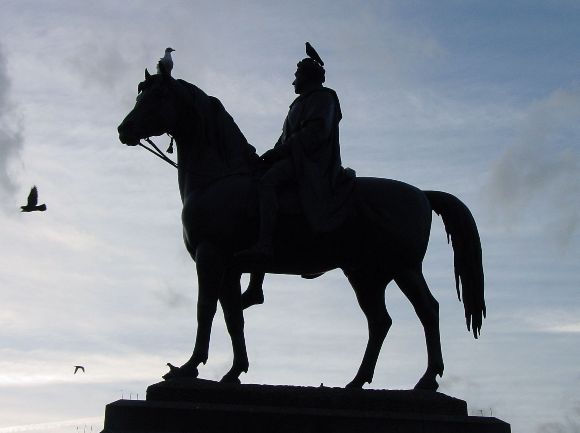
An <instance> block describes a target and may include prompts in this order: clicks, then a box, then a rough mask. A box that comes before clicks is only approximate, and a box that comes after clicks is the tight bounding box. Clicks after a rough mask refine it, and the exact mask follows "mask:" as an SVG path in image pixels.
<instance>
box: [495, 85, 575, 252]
mask: <svg viewBox="0 0 580 433" xmlns="http://www.w3.org/2000/svg"><path fill="white" fill-rule="evenodd" d="M578 118H580V88H572V89H563V90H557V91H555V92H553V93H552V94H550V95H549V96H548V97H546V98H545V99H543V100H540V101H537V102H535V103H534V104H533V105H532V106H531V107H530V109H529V111H528V114H527V116H526V119H525V120H524V122H523V124H522V126H521V128H520V133H519V137H518V138H517V140H516V141H515V142H513V143H512V145H511V146H510V147H509V148H507V149H506V150H505V152H504V153H503V155H502V156H501V157H500V158H499V159H498V160H497V161H496V163H495V165H494V166H493V168H492V172H491V176H490V179H489V184H488V187H487V194H488V198H489V200H490V208H492V209H494V210H495V213H496V215H497V216H499V217H501V218H502V219H503V221H505V222H506V223H507V224H508V225H509V226H517V225H518V224H521V223H526V222H528V223H529V222H534V223H535V224H536V225H537V226H539V227H540V228H541V229H542V230H545V231H546V232H547V233H548V234H550V235H551V236H552V237H554V238H556V240H557V241H558V242H559V243H560V244H561V245H565V244H567V243H568V242H569V241H570V240H571V239H572V237H573V236H574V235H575V234H576V233H577V230H578V227H579V226H580V225H579V223H580V201H578V197H579V196H580V123H578Z"/></svg>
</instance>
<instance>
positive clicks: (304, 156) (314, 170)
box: [239, 42, 355, 259]
mask: <svg viewBox="0 0 580 433" xmlns="http://www.w3.org/2000/svg"><path fill="white" fill-rule="evenodd" d="M306 54H307V55H308V56H309V57H307V58H305V59H303V60H301V61H300V62H298V65H297V70H296V73H295V74H294V76H295V79H294V82H293V83H292V85H293V86H294V91H295V93H296V94H298V95H299V96H298V97H297V98H296V99H295V100H294V102H292V104H291V105H290V110H289V112H288V115H287V117H286V120H285V121H284V126H283V128H282V135H281V136H280V138H279V139H278V142H277V143H276V144H275V145H274V148H273V149H270V150H268V151H267V152H266V153H264V154H263V155H262V157H261V158H262V160H263V161H264V162H265V163H266V165H267V166H269V168H268V169H267V170H266V172H265V173H264V175H263V176H262V177H261V179H260V185H259V199H260V231H259V239H258V242H257V243H256V244H255V245H253V246H252V247H251V248H249V249H247V250H244V251H242V252H240V253H239V255H241V256H245V257H251V258H259V259H261V258H267V257H269V256H271V255H272V253H273V245H272V244H273V242H272V238H273V234H274V230H275V228H276V221H277V213H278V199H277V189H278V187H279V186H282V185H286V184H295V185H297V186H298V191H299V196H300V202H301V205H302V210H303V212H304V214H305V216H306V219H307V221H308V223H309V225H310V228H311V229H312V231H313V232H316V233H320V232H328V231H332V230H334V229H336V228H338V227H339V226H340V224H341V223H343V222H344V220H345V218H346V216H347V213H348V211H349V206H348V203H349V197H350V193H351V191H352V188H353V185H354V178H355V173H354V171H353V170H351V169H348V168H347V169H345V168H343V167H342V162H341V159H340V144H339V134H338V123H339V122H340V120H341V118H342V113H341V111H340V103H339V101H338V96H337V95H336V92H335V91H334V90H332V89H329V88H328V87H324V86H323V85H322V83H324V81H325V70H324V67H323V65H324V62H323V61H322V60H321V59H320V57H319V56H318V54H317V53H316V51H315V50H314V49H313V48H312V46H311V45H310V44H309V43H308V42H307V43H306Z"/></svg>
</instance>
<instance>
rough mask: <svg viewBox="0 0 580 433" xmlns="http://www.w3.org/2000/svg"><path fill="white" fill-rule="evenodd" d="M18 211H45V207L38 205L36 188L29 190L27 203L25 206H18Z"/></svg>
mask: <svg viewBox="0 0 580 433" xmlns="http://www.w3.org/2000/svg"><path fill="white" fill-rule="evenodd" d="M20 209H22V210H21V212H33V211H41V212H44V211H45V210H46V205H45V204H44V203H43V204H41V205H39V204H38V189H36V186H33V187H32V189H31V190H30V194H28V203H26V206H20Z"/></svg>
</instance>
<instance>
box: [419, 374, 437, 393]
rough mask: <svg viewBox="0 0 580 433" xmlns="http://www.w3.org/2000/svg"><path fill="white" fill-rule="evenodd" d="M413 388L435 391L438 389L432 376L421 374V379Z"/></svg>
mask: <svg viewBox="0 0 580 433" xmlns="http://www.w3.org/2000/svg"><path fill="white" fill-rule="evenodd" d="M414 389H416V390H421V391H437V389H439V384H438V383H437V380H435V378H434V377H425V376H423V377H422V378H421V380H419V382H417V385H415V388H414Z"/></svg>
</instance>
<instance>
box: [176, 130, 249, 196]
mask: <svg viewBox="0 0 580 433" xmlns="http://www.w3.org/2000/svg"><path fill="white" fill-rule="evenodd" d="M175 143H176V147H177V164H178V166H179V169H178V183H179V191H180V193H181V198H182V200H183V199H184V197H185V196H186V195H187V194H189V193H191V192H194V191H195V190H198V189H200V188H204V187H206V186H208V185H209V184H211V183H213V182H216V181H218V180H220V179H222V178H225V177H229V176H232V175H236V174H249V173H251V172H253V171H254V166H255V160H254V158H252V157H251V154H250V156H248V154H247V150H246V151H245V152H244V151H243V149H242V148H239V149H233V150H232V149H230V148H229V147H231V146H229V147H226V148H225V149H221V148H219V146H217V145H215V143H199V142H197V140H196V139H195V135H194V134H187V135H186V136H175ZM256 159H257V156H256Z"/></svg>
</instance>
